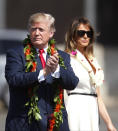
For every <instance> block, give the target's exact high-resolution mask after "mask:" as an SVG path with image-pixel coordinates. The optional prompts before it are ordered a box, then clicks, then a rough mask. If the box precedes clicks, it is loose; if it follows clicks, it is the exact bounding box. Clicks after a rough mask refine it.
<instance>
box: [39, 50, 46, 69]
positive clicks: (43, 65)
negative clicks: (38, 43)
mask: <svg viewBox="0 0 118 131" xmlns="http://www.w3.org/2000/svg"><path fill="white" fill-rule="evenodd" d="M43 53H44V49H40V50H39V58H40V60H41V63H42V67H43V68H45V60H44V57H43Z"/></svg>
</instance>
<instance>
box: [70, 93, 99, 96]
mask: <svg viewBox="0 0 118 131" xmlns="http://www.w3.org/2000/svg"><path fill="white" fill-rule="evenodd" d="M70 95H88V96H94V97H97V94H87V93H78V92H72V93H68V96H70Z"/></svg>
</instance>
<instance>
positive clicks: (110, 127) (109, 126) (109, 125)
mask: <svg viewBox="0 0 118 131" xmlns="http://www.w3.org/2000/svg"><path fill="white" fill-rule="evenodd" d="M107 130H108V131H117V129H116V128H115V127H114V126H113V124H112V123H110V124H108V125H107Z"/></svg>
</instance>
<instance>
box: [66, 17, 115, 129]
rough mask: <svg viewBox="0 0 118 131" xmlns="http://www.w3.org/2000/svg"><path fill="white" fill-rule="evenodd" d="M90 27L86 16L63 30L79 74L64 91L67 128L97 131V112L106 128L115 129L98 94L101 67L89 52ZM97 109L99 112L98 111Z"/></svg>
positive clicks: (91, 43)
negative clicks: (73, 86) (73, 82)
mask: <svg viewBox="0 0 118 131" xmlns="http://www.w3.org/2000/svg"><path fill="white" fill-rule="evenodd" d="M93 42H94V30H93V28H92V26H91V25H90V23H89V21H88V20H87V19H86V18H80V19H77V18H76V19H75V20H73V22H72V24H71V25H70V27H69V30H68V31H67V33H66V52H68V53H69V54H70V56H71V65H72V67H73V70H74V72H75V74H76V75H77V76H78V77H79V83H78V85H77V87H76V88H75V89H74V90H71V91H67V94H68V99H67V102H66V103H67V104H66V108H67V113H68V122H69V128H70V131H99V114H100V116H101V117H102V119H103V120H104V122H105V123H106V126H107V130H108V131H116V129H115V127H114V126H113V124H112V121H111V119H110V117H109V115H108V112H107V110H106V107H105V105H104V102H103V100H102V97H101V94H100V86H101V85H102V83H103V81H104V74H103V70H102V69H101V67H100V66H99V64H98V63H97V60H96V58H95V57H94V55H93ZM98 112H99V113H98Z"/></svg>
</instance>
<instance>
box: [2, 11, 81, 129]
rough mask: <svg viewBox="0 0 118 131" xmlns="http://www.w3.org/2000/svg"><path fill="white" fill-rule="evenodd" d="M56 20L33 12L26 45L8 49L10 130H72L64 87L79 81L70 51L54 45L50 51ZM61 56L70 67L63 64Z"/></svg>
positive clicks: (6, 74)
mask: <svg viewBox="0 0 118 131" xmlns="http://www.w3.org/2000/svg"><path fill="white" fill-rule="evenodd" d="M54 21H55V20H54V18H53V17H52V16H51V15H50V14H46V13H36V14H33V15H32V16H31V17H30V18H29V24H28V26H29V33H30V36H29V37H28V38H27V39H25V44H24V45H21V46H19V47H17V48H15V49H11V50H9V51H8V52H7V61H6V67H5V77H6V79H7V81H8V84H9V91H10V104H9V110H8V115H7V119H6V127H5V130H6V131H48V130H49V131H51V130H53V131H55V130H57V129H59V131H69V128H68V121H67V113H66V110H65V108H62V106H64V104H63V95H62V94H63V89H68V90H72V89H74V88H75V87H76V85H77V83H78V81H79V80H78V78H77V77H76V76H75V74H74V72H73V70H72V68H71V66H70V57H69V55H68V54H66V53H65V52H63V51H60V50H55V49H54V46H53V53H52V52H50V54H51V55H49V53H48V52H47V49H48V50H51V51H52V49H51V48H52V47H49V40H50V39H51V38H52V37H53V35H54V32H55V27H54ZM43 52H44V53H43ZM59 56H60V57H61V58H63V60H61V62H62V65H64V66H65V67H66V68H64V67H62V66H61V64H60V57H59ZM63 62H64V63H63ZM59 91H60V94H58V93H59ZM56 94H57V97H58V96H59V97H58V98H59V99H57V97H55V95H56ZM54 98H55V101H54ZM58 100H59V101H58ZM57 107H58V108H57ZM61 113H62V114H61ZM61 115H62V117H61ZM62 119H63V120H62ZM56 125H57V126H58V128H56Z"/></svg>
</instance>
